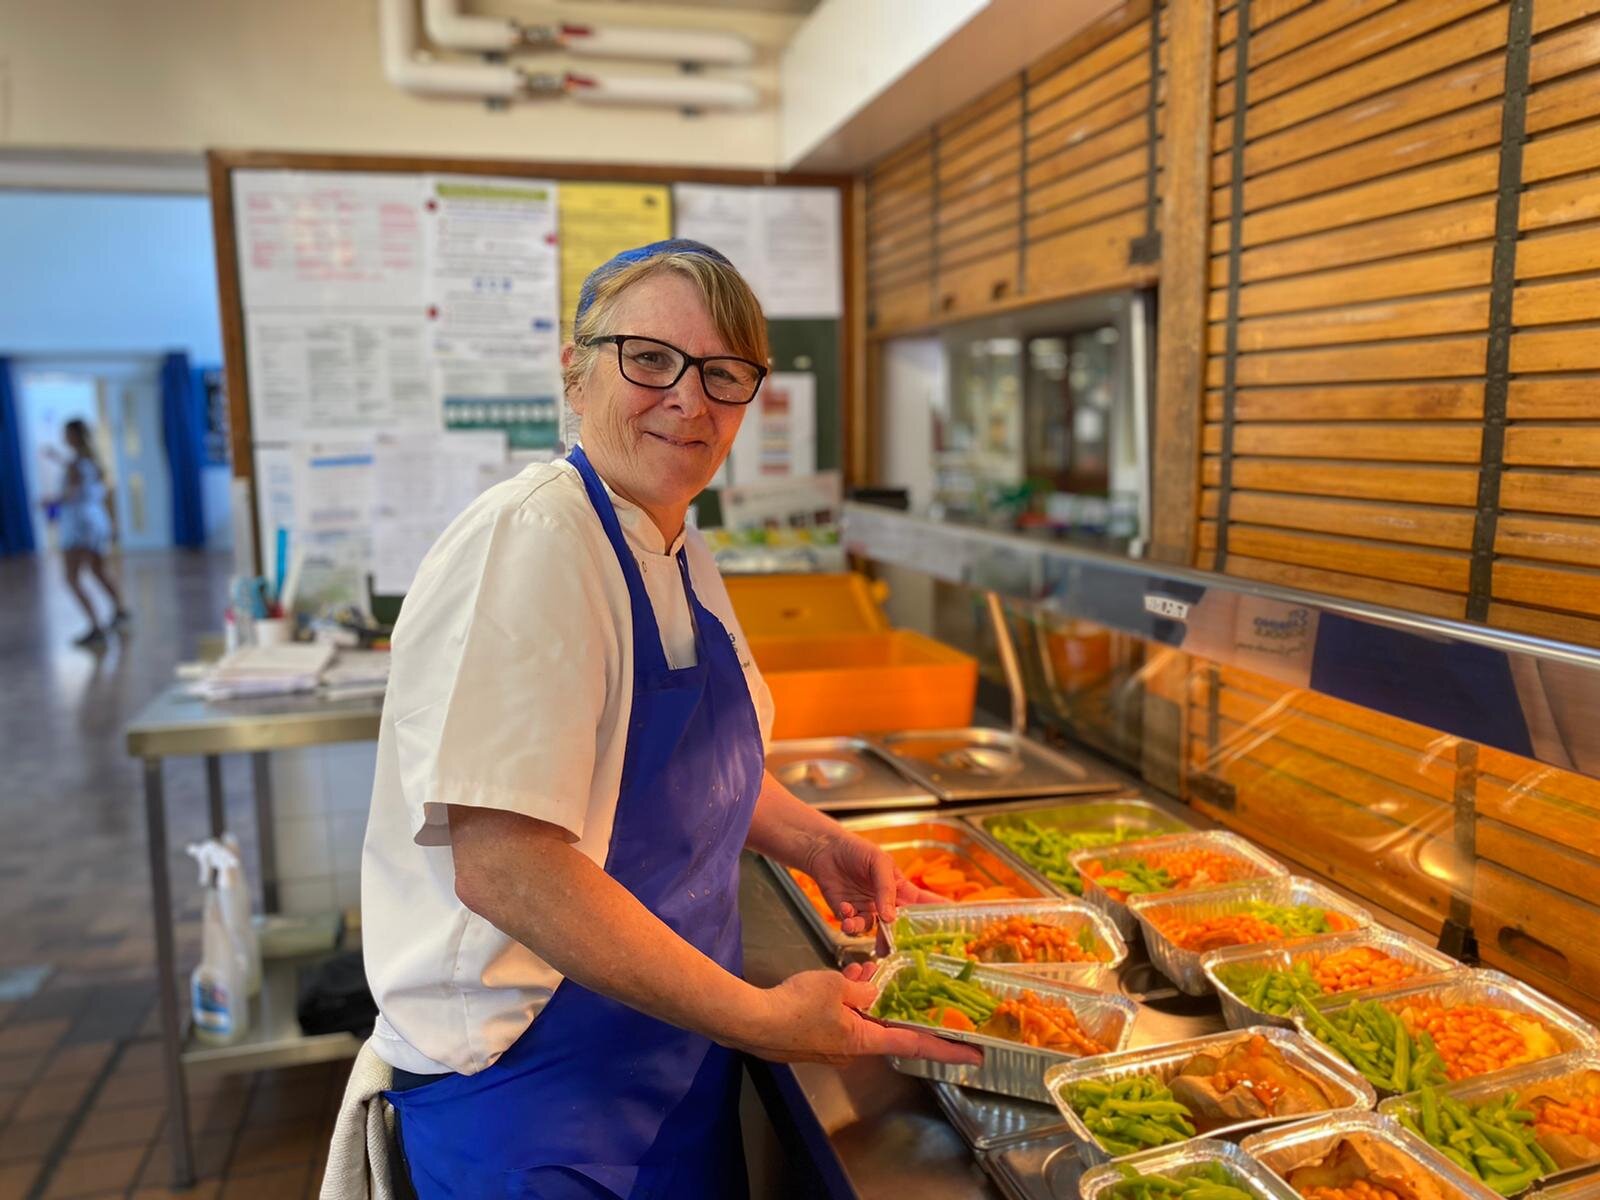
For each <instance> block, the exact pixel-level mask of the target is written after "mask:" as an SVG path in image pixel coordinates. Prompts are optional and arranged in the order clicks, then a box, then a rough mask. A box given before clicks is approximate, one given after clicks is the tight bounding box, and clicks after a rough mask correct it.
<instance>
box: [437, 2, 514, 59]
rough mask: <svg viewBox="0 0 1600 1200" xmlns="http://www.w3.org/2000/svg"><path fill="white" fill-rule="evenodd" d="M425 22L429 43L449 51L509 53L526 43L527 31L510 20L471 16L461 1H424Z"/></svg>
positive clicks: (506, 18)
mask: <svg viewBox="0 0 1600 1200" xmlns="http://www.w3.org/2000/svg"><path fill="white" fill-rule="evenodd" d="M422 23H423V27H424V28H425V29H426V30H427V31H428V40H429V41H430V42H432V43H433V44H434V45H435V46H442V47H444V48H445V49H447V50H472V51H476V52H478V53H480V54H507V53H509V52H510V51H512V50H515V49H516V48H517V46H518V45H519V44H520V43H521V42H522V41H523V35H524V30H523V28H522V26H521V25H519V24H518V23H517V22H515V21H513V20H511V19H510V18H509V17H479V16H471V15H469V14H467V13H463V12H462V11H461V0H422Z"/></svg>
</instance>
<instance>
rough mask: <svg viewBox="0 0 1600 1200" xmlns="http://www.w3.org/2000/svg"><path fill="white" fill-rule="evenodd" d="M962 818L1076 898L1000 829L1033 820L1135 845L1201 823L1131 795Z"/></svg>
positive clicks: (1043, 882)
mask: <svg viewBox="0 0 1600 1200" xmlns="http://www.w3.org/2000/svg"><path fill="white" fill-rule="evenodd" d="M962 820H963V821H965V822H966V823H967V824H969V825H971V826H972V827H973V828H975V829H977V830H978V831H979V832H980V833H981V834H982V835H983V836H984V838H985V839H986V840H987V841H989V842H991V843H992V844H994V845H995V846H997V847H998V848H999V851H1000V853H1001V854H1003V855H1005V856H1006V858H1007V859H1008V860H1009V861H1011V862H1014V863H1016V864H1017V866H1018V867H1019V868H1020V869H1021V870H1024V871H1026V872H1028V874H1029V875H1030V876H1031V877H1032V878H1034V879H1036V880H1038V881H1039V884H1040V886H1042V887H1044V888H1045V889H1047V890H1048V892H1049V893H1050V894H1051V895H1056V896H1075V895H1076V894H1077V893H1075V892H1073V891H1072V890H1071V889H1070V888H1068V887H1066V886H1065V885H1063V884H1061V883H1058V882H1056V881H1055V880H1052V879H1050V878H1049V877H1048V876H1047V875H1045V873H1044V872H1043V871H1042V870H1041V869H1040V868H1039V867H1036V866H1034V865H1033V864H1032V863H1030V862H1029V861H1028V860H1027V859H1026V858H1024V857H1023V856H1022V855H1021V854H1020V853H1018V852H1017V851H1015V850H1013V849H1012V848H1011V847H1010V846H1008V845H1006V844H1005V842H1004V841H1002V840H1001V838H1000V836H999V834H998V833H997V832H996V831H997V830H999V829H1001V828H1004V827H1005V826H1007V825H1016V824H1021V823H1022V822H1024V821H1032V822H1033V823H1034V824H1036V825H1039V826H1040V827H1042V828H1045V829H1058V830H1060V831H1062V832H1063V833H1088V832H1091V831H1095V830H1106V831H1108V832H1119V833H1127V834H1129V835H1130V836H1129V837H1128V839H1127V842H1119V843H1117V844H1118V845H1126V844H1128V843H1129V842H1135V841H1143V840H1144V839H1146V838H1153V837H1159V836H1161V835H1162V834H1167V833H1188V832H1190V831H1192V830H1193V829H1194V828H1195V823H1194V822H1193V821H1192V820H1189V819H1188V818H1186V817H1183V816H1180V815H1177V814H1175V813H1172V812H1168V811H1167V810H1166V809H1164V808H1162V807H1160V806H1159V805H1156V804H1152V803H1150V801H1148V800H1143V799H1140V798H1139V797H1138V796H1135V795H1133V794H1131V793H1129V794H1127V795H1122V796H1107V797H1099V796H1096V797H1091V798H1086V799H1082V800H1065V801H1063V800H1038V801H1034V802H1032V803H1022V804H1008V805H1004V806H996V807H988V808H977V809H969V810H967V811H966V812H964V813H962Z"/></svg>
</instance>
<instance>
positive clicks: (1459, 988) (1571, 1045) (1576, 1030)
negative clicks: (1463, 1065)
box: [1295, 970, 1600, 1095]
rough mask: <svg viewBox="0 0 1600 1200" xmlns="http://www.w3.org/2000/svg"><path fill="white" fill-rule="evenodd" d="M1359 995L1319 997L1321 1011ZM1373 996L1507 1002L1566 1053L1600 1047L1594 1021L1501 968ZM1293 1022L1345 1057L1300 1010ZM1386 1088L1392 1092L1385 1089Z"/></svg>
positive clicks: (1398, 1001) (1390, 1001)
mask: <svg viewBox="0 0 1600 1200" xmlns="http://www.w3.org/2000/svg"><path fill="white" fill-rule="evenodd" d="M1359 999H1360V998H1359V997H1344V996H1338V997H1333V998H1331V999H1328V1000H1326V1001H1322V1002H1319V1003H1318V1004H1317V1006H1316V1007H1317V1011H1318V1012H1321V1013H1323V1014H1324V1015H1327V1016H1332V1015H1334V1014H1335V1013H1339V1012H1342V1011H1344V1009H1346V1008H1348V1007H1349V1006H1350V1005H1351V1004H1354V1003H1357V1002H1358V1001H1359ZM1373 999H1374V1002H1375V1003H1378V1004H1382V1005H1383V1006H1384V1007H1385V1008H1388V1009H1390V1010H1391V1011H1398V1010H1399V1009H1400V1008H1402V1007H1404V1005H1405V1004H1406V1003H1407V1002H1409V1001H1416V1000H1425V1001H1434V1002H1437V1003H1439V1004H1444V1005H1451V1004H1484V1005H1488V1006H1490V1007H1493V1008H1504V1009H1508V1010H1509V1011H1511V1012H1515V1013H1521V1014H1524V1015H1526V1016H1530V1017H1533V1018H1535V1019H1536V1020H1538V1021H1539V1022H1540V1023H1541V1024H1542V1025H1544V1027H1545V1028H1546V1029H1548V1030H1549V1031H1550V1035H1551V1037H1553V1038H1554V1039H1555V1040H1556V1044H1557V1045H1558V1046H1560V1047H1561V1053H1562V1054H1567V1053H1569V1052H1571V1051H1574V1050H1595V1049H1600V1031H1597V1030H1596V1029H1595V1027H1594V1026H1593V1025H1591V1024H1589V1022H1587V1021H1585V1020H1584V1019H1583V1018H1582V1017H1580V1016H1579V1015H1578V1014H1577V1013H1575V1012H1573V1011H1572V1010H1571V1009H1569V1008H1566V1007H1564V1006H1562V1005H1560V1004H1557V1003H1556V1002H1555V1001H1554V1000H1552V999H1550V997H1548V996H1546V995H1545V994H1544V993H1543V992H1541V991H1539V990H1538V989H1537V988H1532V987H1529V986H1528V985H1527V984H1525V983H1523V982H1522V981H1521V980H1520V979H1513V978H1511V976H1509V975H1502V974H1501V973H1500V972H1499V971H1469V970H1461V971H1456V972H1454V973H1452V974H1450V975H1445V976H1442V977H1439V978H1436V979H1434V980H1432V981H1420V982H1417V983H1413V984H1405V985H1402V986H1400V987H1395V988H1390V989H1387V990H1385V991H1384V992H1382V993H1380V994H1379V995H1377V996H1376V997H1374V998H1373ZM1295 1024H1296V1025H1297V1026H1298V1027H1299V1029H1300V1031H1301V1032H1302V1033H1304V1034H1305V1035H1306V1037H1307V1038H1308V1039H1309V1040H1311V1041H1312V1042H1314V1043H1315V1044H1316V1046H1317V1048H1318V1049H1319V1050H1320V1051H1321V1052H1322V1053H1323V1054H1324V1055H1326V1056H1327V1057H1328V1058H1329V1059H1332V1060H1335V1061H1338V1062H1343V1061H1344V1058H1343V1057H1342V1056H1341V1055H1340V1054H1339V1052H1338V1051H1336V1050H1335V1049H1334V1048H1333V1047H1332V1046H1326V1045H1323V1043H1322V1042H1320V1041H1317V1039H1316V1037H1315V1036H1313V1034H1312V1033H1311V1031H1310V1030H1309V1029H1308V1028H1307V1027H1306V1019H1305V1017H1303V1016H1296V1018H1295ZM1551 1057H1555V1056H1551ZM1531 1065H1533V1064H1527V1063H1525V1064H1520V1065H1519V1066H1515V1067H1507V1068H1505V1069H1504V1070H1500V1071H1490V1072H1489V1073H1487V1074H1485V1075H1479V1076H1475V1077H1474V1079H1477V1080H1482V1081H1484V1082H1486V1083H1490V1084H1492V1083H1495V1082H1498V1081H1499V1080H1500V1079H1502V1078H1503V1077H1505V1076H1508V1075H1511V1074H1512V1073H1514V1072H1516V1071H1520V1070H1522V1069H1523V1068H1524V1067H1526V1066H1531ZM1459 1082H1463V1083H1464V1082H1467V1081H1466V1080H1461V1081H1459ZM1380 1090H1383V1089H1380ZM1385 1094H1386V1095H1392V1094H1393V1093H1392V1092H1385Z"/></svg>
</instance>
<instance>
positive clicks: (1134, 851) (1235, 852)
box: [1071, 830, 1289, 939]
mask: <svg viewBox="0 0 1600 1200" xmlns="http://www.w3.org/2000/svg"><path fill="white" fill-rule="evenodd" d="M1201 849H1206V850H1213V851H1215V852H1216V853H1218V854H1221V855H1224V856H1226V857H1228V858H1231V859H1234V860H1236V861H1237V862H1239V863H1240V864H1241V866H1242V870H1241V873H1240V875H1239V876H1238V877H1237V878H1235V879H1229V880H1225V881H1223V882H1220V883H1212V884H1206V885H1203V886H1201V887H1196V888H1175V889H1170V890H1168V891H1164V892H1147V893H1143V894H1144V895H1150V896H1177V895H1182V896H1198V895H1202V894H1204V893H1206V892H1211V891H1215V890H1217V889H1218V888H1221V887H1230V886H1232V885H1233V884H1235V883H1243V882H1244V881H1245V880H1248V879H1278V878H1282V877H1284V876H1287V875H1288V874H1289V868H1288V867H1286V866H1284V865H1283V864H1282V863H1280V862H1279V861H1278V860H1277V859H1275V858H1273V857H1272V856H1271V855H1270V854H1268V853H1266V852H1265V851H1264V850H1260V849H1258V848H1257V847H1256V846H1254V845H1253V844H1251V843H1250V842H1248V841H1246V840H1245V839H1244V838H1242V837H1240V836H1239V835H1238V834H1236V833H1223V832H1221V831H1218V830H1207V831H1200V832H1195V833H1170V834H1165V835H1163V836H1161V837H1155V838H1151V839H1149V840H1148V841H1141V842H1139V843H1138V844H1137V845H1129V844H1127V843H1122V844H1119V845H1115V846H1101V847H1097V848H1096V849H1093V850H1080V851H1078V852H1077V853H1076V854H1074V855H1072V857H1071V862H1072V865H1073V867H1074V868H1076V870H1077V872H1078V874H1080V875H1082V876H1083V898H1084V899H1085V900H1087V901H1088V902H1089V903H1090V904H1093V905H1094V906H1095V907H1096V908H1099V909H1102V910H1103V911H1104V912H1105V914H1106V915H1107V916H1108V917H1110V918H1111V920H1112V922H1113V923H1114V924H1115V925H1116V927H1117V932H1118V933H1120V934H1121V935H1122V936H1123V938H1124V939H1131V938H1132V937H1133V936H1134V935H1135V934H1136V933H1137V932H1138V931H1139V920H1138V918H1137V917H1135V916H1134V915H1133V910H1132V909H1130V908H1129V907H1128V903H1127V901H1126V900H1117V899H1115V898H1114V897H1112V895H1111V893H1110V892H1108V891H1106V889H1105V888H1103V887H1101V886H1100V884H1099V883H1097V882H1096V881H1095V880H1094V879H1092V878H1090V877H1089V875H1088V874H1086V873H1085V872H1084V869H1083V868H1084V866H1085V865H1086V864H1088V863H1110V862H1115V861H1117V860H1119V859H1126V858H1138V857H1141V856H1143V855H1146V854H1155V853H1158V852H1165V853H1172V852H1175V851H1181V850H1201ZM1132 898H1133V897H1131V896H1130V897H1129V899H1130V900H1131V899H1132Z"/></svg>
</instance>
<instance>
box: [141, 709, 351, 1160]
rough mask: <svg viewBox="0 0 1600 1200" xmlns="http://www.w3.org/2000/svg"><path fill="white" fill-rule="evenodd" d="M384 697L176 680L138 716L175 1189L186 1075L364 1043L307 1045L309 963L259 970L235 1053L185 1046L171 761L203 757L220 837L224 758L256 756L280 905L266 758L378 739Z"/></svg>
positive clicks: (264, 837) (266, 898)
mask: <svg viewBox="0 0 1600 1200" xmlns="http://www.w3.org/2000/svg"><path fill="white" fill-rule="evenodd" d="M382 712H383V700H382V697H375V696H363V697H351V698H348V699H338V700H330V699H327V698H325V697H323V696H320V695H318V694H315V693H307V694H304V695H294V696H271V697H261V698H256V699H250V700H229V701H222V702H216V703H213V702H208V701H205V700H201V699H199V698H198V697H196V696H192V695H190V694H188V690H187V688H186V687H185V686H184V685H182V684H173V685H172V686H170V687H168V688H167V689H166V691H164V692H162V693H161V694H160V695H158V696H156V697H155V698H154V699H153V700H151V701H150V702H149V703H148V704H146V705H145V706H144V708H143V709H141V710H140V712H139V715H138V716H136V717H135V718H134V719H133V721H131V722H130V723H129V725H128V727H127V729H126V731H125V732H126V736H127V746H128V753H129V754H131V755H133V756H134V757H135V758H139V759H142V760H143V764H144V806H145V822H146V828H147V830H148V843H147V852H148V854H149V858H150V902H151V910H152V915H153V917H154V921H155V931H156V990H157V994H158V995H159V998H160V1003H161V1044H162V1052H163V1053H162V1057H163V1066H164V1071H165V1074H166V1081H167V1112H168V1121H167V1136H168V1139H169V1140H170V1142H171V1145H172V1174H173V1179H172V1182H173V1185H174V1186H176V1187H187V1186H189V1185H190V1184H191V1183H193V1182H194V1159H193V1153H192V1143H191V1130H190V1128H189V1098H188V1086H187V1070H188V1069H189V1068H190V1067H195V1068H203V1067H211V1068H220V1069H225V1070H235V1071H244V1070H262V1069H265V1068H269V1067H285V1066H295V1065H299V1064H304V1063H312V1062H327V1061H330V1060H334V1059H341V1058H353V1057H354V1056H355V1053H356V1051H357V1050H358V1049H360V1043H359V1042H358V1041H357V1040H356V1039H355V1038H353V1037H351V1036H350V1035H349V1034H326V1035H322V1036H318V1037H307V1036H305V1035H304V1034H302V1033H301V1032H300V1026H299V1022H298V1021H297V1019H296V1017H295V980H296V972H297V971H298V970H299V969H300V967H302V966H304V965H305V964H306V961H307V960H306V959H303V958H284V959H270V960H267V961H265V962H263V963H262V971H261V995H260V996H259V997H258V998H257V999H256V1000H253V1001H252V1002H251V1014H250V1017H251V1020H250V1031H249V1032H248V1033H247V1034H246V1035H245V1036H244V1038H242V1039H241V1040H240V1041H238V1042H235V1043H233V1044H231V1045H228V1046H215V1047H213V1046H201V1045H199V1044H198V1043H194V1044H186V1042H185V1026H186V1022H185V1020H184V1006H183V1004H182V1002H181V1000H180V996H179V993H178V990H177V989H178V963H177V959H176V952H175V949H174V944H173V929H172V884H171V879H170V876H169V872H168V865H169V864H168V862H167V852H168V846H167V809H166V792H165V787H164V783H163V779H162V764H163V761H164V760H165V759H168V758H177V757H202V758H204V759H205V764H206V800H207V804H208V807H209V809H210V818H211V832H212V834H213V835H219V834H221V833H222V832H224V829H225V827H226V822H225V815H224V812H225V810H224V806H223V797H222V756H223V755H225V754H248V755H250V760H251V771H252V783H253V786H254V793H255V809H256V825H257V829H258V842H259V846H260V856H261V857H260V864H259V871H260V876H261V895H262V907H263V908H264V909H265V911H267V912H269V913H271V912H275V911H276V910H277V907H278V871H277V855H276V851H275V847H274V844H273V835H272V780H271V776H270V775H269V773H268V764H267V755H268V754H269V753H270V752H271V751H273V750H288V749H296V748H301V747H309V746H327V745H333V744H335V743H338V742H359V741H374V740H376V739H377V736H378V723H379V718H380V717H381V715H382Z"/></svg>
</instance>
